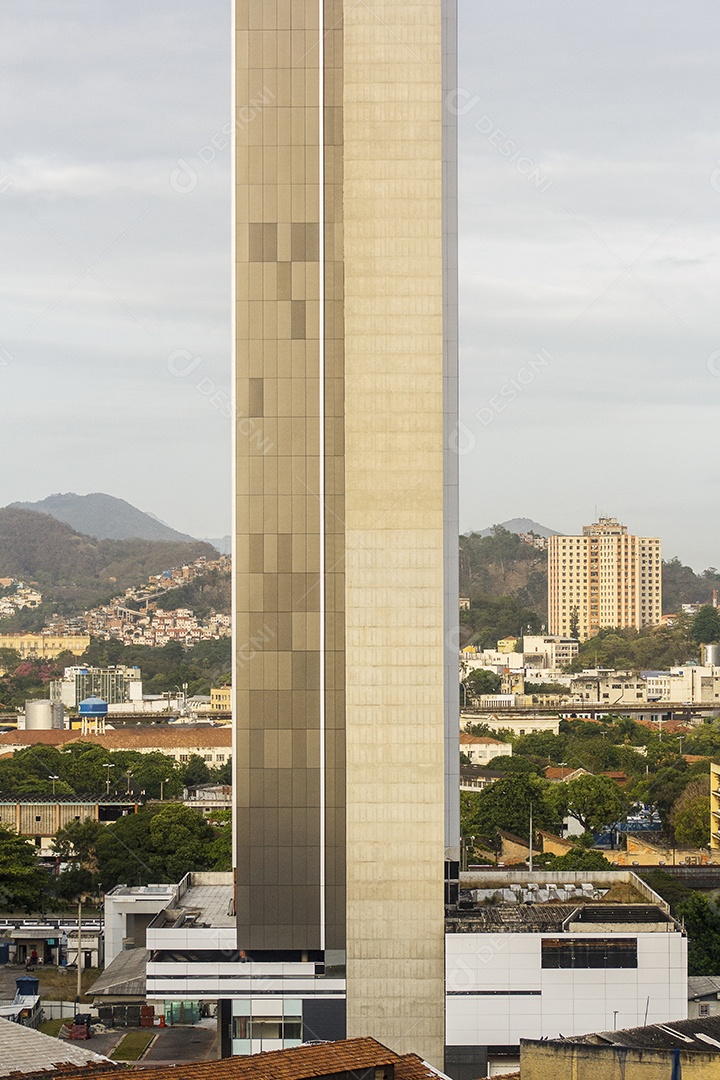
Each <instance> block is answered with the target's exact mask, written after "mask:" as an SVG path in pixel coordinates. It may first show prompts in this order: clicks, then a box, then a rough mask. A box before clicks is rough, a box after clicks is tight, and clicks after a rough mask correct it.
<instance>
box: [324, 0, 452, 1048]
mask: <svg viewBox="0 0 720 1080" xmlns="http://www.w3.org/2000/svg"><path fill="white" fill-rule="evenodd" d="M441 29H442V24H441V4H440V2H439V0H425V2H422V3H410V4H407V3H401V2H399V0H394V2H380V0H370V2H368V3H367V4H358V5H352V4H350V3H348V4H347V5H346V12H345V20H344V45H345V57H344V64H345V67H344V87H345V91H344V125H343V131H344V183H345V188H344V229H345V244H344V254H345V376H346V394H345V400H346V412H345V453H346V458H345V474H346V492H345V508H346V524H347V554H346V561H345V574H346V610H347V618H346V625H347V645H346V660H347V714H346V716H347V719H346V734H347V851H348V871H347V890H348V892H347V920H348V956H347V965H348V969H347V972H348V1035H350V1036H356V1035H369V1034H372V1035H374V1036H375V1037H376V1038H378V1039H379V1040H380V1041H382V1042H385V1043H387V1044H388V1045H390V1046H392V1047H393V1048H394V1049H396V1050H398V1051H411V1050H413V1051H415V1052H417V1053H419V1054H421V1055H422V1056H423V1057H425V1058H426V1059H427V1060H429V1061H431V1062H433V1063H434V1064H436V1065H439V1066H441V1065H442V1058H443V1041H444V1040H443V1035H444V1031H443V873H442V870H443V858H444V840H443V755H444V747H443V734H444V732H443V564H442V528H443V517H442V514H443V460H442V374H443V324H442V250H441V240H442V190H441V173H440V168H439V162H440V160H441V157H442V145H441V97H442V95H441ZM416 90H417V92H416ZM419 627H424V628H425V630H426V635H425V640H426V642H427V644H425V646H424V647H420V648H417V649H413V650H408V649H407V646H408V644H409V642H411V641H413V642H414V641H415V638H416V634H417V632H418V628H419ZM380 883H381V884H380Z"/></svg>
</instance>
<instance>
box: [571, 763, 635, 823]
mask: <svg viewBox="0 0 720 1080" xmlns="http://www.w3.org/2000/svg"><path fill="white" fill-rule="evenodd" d="M563 786H564V787H565V798H566V805H567V812H568V814H569V815H570V817H573V818H575V820H576V821H577V822H579V823H580V825H582V827H583V829H585V830H586V831H592V832H597V830H598V829H601V828H602V827H603V825H612V824H614V822H616V821H619V820H620V819H621V818H624V817H625V816H626V814H627V812H628V809H629V805H630V804H629V800H628V798H627V796H626V795H625V794H624V792H622V791H621V790H620V788H619V787H618V786H617V784H616V783H615V781H614V780H611V779H610V777H609V776H579V777H578V778H577V779H576V780H570V781H568V783H567V784H565V785H563Z"/></svg>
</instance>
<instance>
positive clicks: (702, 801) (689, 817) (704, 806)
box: [673, 795, 710, 848]
mask: <svg viewBox="0 0 720 1080" xmlns="http://www.w3.org/2000/svg"><path fill="white" fill-rule="evenodd" d="M673 828H674V829H675V840H676V841H677V843H678V844H686V845H687V846H688V847H694V848H699V847H707V845H708V843H709V841H710V796H709V795H701V796H700V798H698V799H693V800H692V802H688V803H686V804H685V806H684V807H683V808H682V809H681V810H679V811H678V813H677V814H675V816H674V818H673Z"/></svg>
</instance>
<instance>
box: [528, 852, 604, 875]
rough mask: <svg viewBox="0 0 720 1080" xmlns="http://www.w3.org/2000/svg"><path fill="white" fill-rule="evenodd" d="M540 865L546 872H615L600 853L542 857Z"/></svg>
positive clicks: (570, 853)
mask: <svg viewBox="0 0 720 1080" xmlns="http://www.w3.org/2000/svg"><path fill="white" fill-rule="evenodd" d="M538 865H541V866H542V867H543V868H544V869H545V870H552V871H558V872H560V871H563V870H568V871H570V870H614V869H615V867H614V866H613V865H612V863H609V862H608V861H607V859H606V858H605V856H604V855H602V854H601V853H600V852H599V851H579V850H578V851H568V852H567V854H565V855H550V854H548V855H541V856H540V858H539V859H538Z"/></svg>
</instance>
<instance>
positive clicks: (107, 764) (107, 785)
mask: <svg viewBox="0 0 720 1080" xmlns="http://www.w3.org/2000/svg"><path fill="white" fill-rule="evenodd" d="M114 768H115V766H114V765H112V764H111V763H110V762H109V761H106V762H105V764H104V765H103V769H107V772H106V774H105V794H106V795H109V794H110V770H111V769H114Z"/></svg>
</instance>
